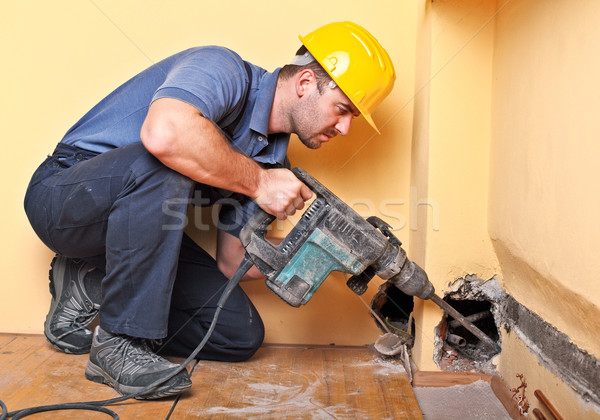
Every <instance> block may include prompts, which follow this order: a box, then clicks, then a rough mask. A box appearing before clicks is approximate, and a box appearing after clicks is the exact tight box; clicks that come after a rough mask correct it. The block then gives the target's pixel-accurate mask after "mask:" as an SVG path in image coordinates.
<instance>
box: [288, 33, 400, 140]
mask: <svg viewBox="0 0 600 420" xmlns="http://www.w3.org/2000/svg"><path fill="white" fill-rule="evenodd" d="M300 41H301V42H302V44H303V45H304V46H305V47H306V49H307V50H308V52H310V53H311V54H312V56H313V57H314V58H315V60H317V61H318V62H319V63H320V64H321V66H323V68H324V69H325V70H326V71H327V73H329V75H330V76H331V77H332V78H333V80H334V81H335V83H336V84H337V85H338V86H339V87H340V89H342V92H344V93H345V94H346V96H348V99H350V100H351V101H352V103H353V104H354V106H356V108H358V110H359V111H360V113H361V114H362V115H363V116H364V117H365V119H366V120H367V121H368V122H369V124H370V125H371V126H372V127H373V128H374V129H375V130H376V131H377V132H378V133H379V130H378V129H377V126H376V125H375V122H374V121H373V118H372V117H371V113H372V112H373V111H374V110H375V108H377V106H378V105H379V104H380V103H381V101H383V99H384V98H385V97H386V96H387V95H388V94H389V93H390V91H391V90H392V88H393V87H394V81H395V80H396V73H395V71H394V65H393V64H392V60H391V59H390V56H389V55H388V53H387V52H386V51H385V50H384V49H383V47H382V46H381V44H379V42H377V40H376V39H375V38H374V37H373V35H371V34H370V33H369V32H367V31H366V30H365V29H364V28H362V27H361V26H359V25H357V24H356V23H352V22H334V23H329V24H327V25H325V26H322V27H320V28H318V29H316V30H314V31H313V32H311V33H309V34H308V35H306V36H302V35H300Z"/></svg>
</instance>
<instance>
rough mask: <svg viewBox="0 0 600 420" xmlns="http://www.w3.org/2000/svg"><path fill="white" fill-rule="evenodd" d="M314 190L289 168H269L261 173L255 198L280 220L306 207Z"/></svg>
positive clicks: (264, 208) (257, 202)
mask: <svg viewBox="0 0 600 420" xmlns="http://www.w3.org/2000/svg"><path fill="white" fill-rule="evenodd" d="M311 197H312V191H311V190H310V188H308V187H307V186H306V185H304V183H302V181H300V180H299V179H298V178H296V176H295V175H294V174H293V173H292V171H290V170H288V169H268V170H265V171H263V172H262V173H261V176H260V179H259V183H258V188H257V191H256V195H255V197H253V198H254V200H255V201H256V204H258V205H259V206H260V208H262V209H263V210H264V211H266V212H267V213H269V214H272V215H273V216H275V217H277V218H278V219H280V220H284V219H286V218H287V217H288V216H291V215H293V214H294V213H296V210H300V209H302V208H303V207H304V202H305V201H306V200H309V199H310V198H311Z"/></svg>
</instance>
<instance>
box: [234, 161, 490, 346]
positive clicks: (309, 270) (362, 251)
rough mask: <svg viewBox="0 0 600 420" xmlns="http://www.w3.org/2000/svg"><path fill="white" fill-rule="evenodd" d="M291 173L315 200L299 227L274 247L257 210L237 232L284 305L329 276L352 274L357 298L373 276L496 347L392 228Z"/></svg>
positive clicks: (268, 218)
mask: <svg viewBox="0 0 600 420" xmlns="http://www.w3.org/2000/svg"><path fill="white" fill-rule="evenodd" d="M292 171H293V173H294V174H295V175H296V177H298V179H299V180H300V181H302V182H304V184H306V185H307V186H308V187H309V188H310V189H311V190H312V191H313V192H314V193H315V195H316V198H315V199H314V201H313V202H312V203H311V204H310V206H309V207H308V208H307V209H306V210H305V211H304V213H303V214H302V216H301V217H300V220H299V221H298V223H297V224H296V225H295V226H294V227H293V228H292V229H291V231H290V232H289V233H288V234H287V236H286V237H285V239H284V240H283V241H282V242H281V243H280V244H279V245H277V246H275V245H273V244H272V243H271V242H269V241H268V240H267V239H265V235H266V233H267V229H268V228H269V225H270V224H271V223H272V222H273V221H274V220H275V217H274V216H272V215H270V214H268V213H266V212H264V211H263V210H260V209H259V210H258V211H257V212H256V213H255V214H254V215H253V216H252V217H251V218H250V220H249V221H248V222H247V223H246V225H245V226H244V227H243V229H242V231H241V233H240V240H241V242H242V245H243V246H244V248H245V250H246V257H248V258H249V259H250V260H251V261H252V262H253V263H254V265H256V267H257V268H258V269H259V270H260V271H261V273H262V274H264V275H265V276H266V284H267V286H268V288H269V289H270V290H271V291H273V292H274V293H275V294H276V295H277V296H279V297H280V298H281V299H283V300H284V301H285V302H287V303H288V304H290V305H292V306H295V307H298V306H300V305H303V304H306V303H307V302H308V301H309V300H310V299H311V297H312V296H313V294H314V293H315V291H316V290H317V289H318V288H319V286H321V284H322V283H323V281H324V280H325V279H326V278H327V276H329V274H330V273H331V272H332V271H339V272H342V273H348V274H351V275H352V277H350V279H349V280H348V282H347V285H348V287H349V288H350V289H351V290H352V291H354V292H355V293H356V294H358V295H362V294H363V293H364V292H365V291H366V290H367V287H368V283H369V281H370V280H371V279H372V278H373V276H375V275H377V276H379V277H380V278H382V279H383V280H387V281H388V282H390V283H392V284H393V285H394V286H396V287H397V288H398V289H400V290H401V291H402V292H404V293H406V294H407V295H410V296H417V297H419V298H421V299H425V300H426V299H431V300H432V301H433V302H434V303H436V304H437V305H438V306H439V307H440V308H442V310H444V311H445V312H446V313H447V314H448V315H450V316H451V317H452V318H454V319H455V320H457V321H458V322H459V323H460V324H461V325H463V326H464V327H465V328H466V329H467V330H468V331H470V332H471V333H472V334H473V335H475V336H476V337H477V338H478V339H479V340H481V341H482V342H483V343H485V344H486V345H488V346H490V347H491V348H493V349H494V351H495V352H500V350H501V348H500V346H499V345H498V344H497V343H496V342H495V341H494V340H492V339H491V338H490V337H488V336H487V335H486V334H484V333H483V332H482V331H481V330H480V329H479V328H477V327H476V326H475V325H474V324H473V323H472V322H470V321H469V320H467V319H465V317H463V316H462V315H461V314H460V313H459V312H458V311H457V310H456V309H454V308H453V307H452V306H450V305H449V304H448V303H447V302H446V301H444V300H443V299H441V298H440V297H439V296H438V295H436V294H435V289H434V287H433V285H432V284H431V282H430V281H429V279H428V277H427V274H426V273H425V271H424V270H423V269H422V268H421V267H419V266H418V265H417V264H415V263H414V262H412V261H410V260H409V259H408V258H407V256H406V252H405V251H404V249H402V243H401V242H400V241H399V240H398V239H397V238H396V237H395V236H394V235H393V234H392V232H391V227H390V226H389V225H388V224H387V223H385V222H384V221H383V220H381V219H380V218H378V217H375V216H373V217H369V218H368V219H364V218H363V217H362V216H360V215H359V214H358V213H356V212H355V211H354V210H353V209H351V208H350V207H349V206H348V205H347V204H346V203H344V202H343V201H342V200H340V199H339V198H338V197H337V196H336V195H335V194H333V193H332V192H331V191H329V190H328V189H327V188H325V187H324V186H323V185H322V184H320V183H319V182H318V181H317V180H316V179H314V178H313V177H312V176H311V175H309V174H308V173H307V172H305V171H304V170H302V169H301V168H294V169H293V170H292Z"/></svg>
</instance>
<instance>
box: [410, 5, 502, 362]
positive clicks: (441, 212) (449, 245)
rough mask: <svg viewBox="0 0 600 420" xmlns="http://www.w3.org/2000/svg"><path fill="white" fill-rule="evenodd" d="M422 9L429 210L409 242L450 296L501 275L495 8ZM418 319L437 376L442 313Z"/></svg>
mask: <svg viewBox="0 0 600 420" xmlns="http://www.w3.org/2000/svg"><path fill="white" fill-rule="evenodd" d="M419 3H420V9H419V30H420V32H419V36H418V51H419V52H418V53H417V57H418V62H417V69H418V72H417V75H416V77H417V81H416V86H415V89H416V91H417V93H416V97H415V111H414V114H415V117H414V118H415V126H414V137H413V146H414V148H413V171H412V181H411V185H414V186H415V187H416V188H417V190H418V194H417V196H416V197H415V199H416V200H420V202H421V203H422V204H420V205H417V206H416V207H417V209H418V217H417V219H418V220H419V221H420V224H419V226H418V229H416V230H414V231H412V232H411V236H410V243H411V254H412V256H413V258H414V259H415V261H416V262H417V263H419V264H421V265H422V266H423V268H424V269H425V271H426V272H427V274H428V275H429V279H430V280H431V281H432V283H433V284H434V286H435V288H436V291H437V293H438V295H440V296H443V293H444V290H447V286H448V284H449V283H450V282H452V281H454V280H455V279H458V278H461V277H464V276H466V275H468V274H475V275H477V276H478V277H479V278H482V279H484V280H487V279H490V278H491V277H492V276H494V275H495V274H497V273H498V263H497V260H496V257H495V253H494V249H493V247H492V245H491V241H490V239H489V235H488V231H487V195H488V173H489V157H488V153H489V144H490V101H491V92H492V78H491V69H492V51H493V49H492V47H493V34H494V21H493V19H492V17H493V16H494V13H495V2H493V1H488V2H486V1H476V0H473V1H459V0H453V1H452V0H441V1H435V2H433V3H430V2H429V1H420V2H419ZM417 204H418V203H417ZM414 207H415V205H413V206H411V208H414ZM415 315H416V320H417V321H416V327H417V328H416V329H417V337H416V343H415V349H414V352H413V354H414V358H415V362H416V363H417V365H418V366H419V368H420V369H422V370H435V369H437V366H436V365H435V363H434V362H433V353H434V329H435V327H436V326H437V325H438V324H439V323H440V320H441V318H442V312H441V311H440V310H439V309H438V308H437V306H436V305H435V304H433V303H431V302H423V301H421V300H417V301H416V303H415Z"/></svg>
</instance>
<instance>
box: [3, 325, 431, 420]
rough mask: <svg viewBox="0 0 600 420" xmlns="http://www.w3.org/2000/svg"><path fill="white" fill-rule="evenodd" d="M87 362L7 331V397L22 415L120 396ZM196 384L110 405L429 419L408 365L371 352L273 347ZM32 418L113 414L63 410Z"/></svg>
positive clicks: (202, 366)
mask: <svg viewBox="0 0 600 420" xmlns="http://www.w3.org/2000/svg"><path fill="white" fill-rule="evenodd" d="M86 363H87V355H82V356H73V355H66V354H63V353H60V352H58V351H56V350H54V349H53V348H52V347H51V346H50V345H49V344H48V343H47V342H46V340H45V338H44V337H43V336H34V335H9V334H0V400H2V401H4V403H5V404H6V405H7V406H8V410H9V411H14V410H19V409H22V408H26V407H32V406H38V405H44V404H55V403H63V402H76V401H90V400H103V399H108V398H113V397H115V396H117V395H116V393H115V392H114V391H113V390H112V389H111V388H109V387H107V386H104V385H99V384H96V383H93V382H90V381H88V380H86V379H85V377H84V376H83V372H84V370H85V365H86ZM192 382H193V386H192V389H191V390H189V391H187V392H186V393H184V394H183V395H182V396H181V397H180V398H170V399H163V400H159V401H137V400H129V401H125V402H122V403H119V404H116V405H113V406H110V408H111V409H112V410H114V411H115V412H116V413H117V414H118V415H119V417H120V418H121V419H123V420H128V419H165V418H170V419H236V418H240V419H241V418H243V419H275V418H276V419H285V418H289V419H298V418H310V419H420V418H422V416H421V411H420V409H419V406H418V404H417V402H416V400H415V397H414V394H413V390H412V388H411V385H410V383H409V381H408V378H407V376H406V373H405V371H404V369H403V367H402V365H401V364H400V362H399V361H395V360H389V359H383V358H381V357H380V356H379V355H377V354H376V353H375V352H373V351H372V350H369V349H366V348H342V347H323V348H315V347H313V348H301V347H287V346H286V347H283V346H265V347H263V348H261V349H260V350H259V351H258V353H257V354H256V355H255V356H254V357H253V358H252V359H251V360H249V361H247V362H244V363H217V362H199V363H198V366H197V367H196V368H195V370H194V373H193V375H192ZM169 416H170V417H169ZM31 418H34V419H50V418H52V419H73V418H77V419H80V418H84V419H104V418H109V417H108V416H106V415H104V414H101V413H93V412H81V411H80V412H73V411H61V412H51V413H44V414H36V415H34V416H32V417H31Z"/></svg>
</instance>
